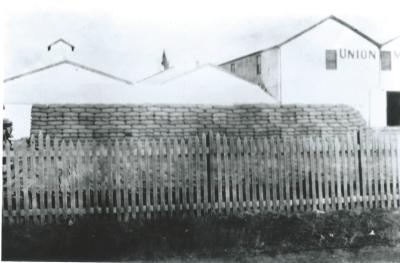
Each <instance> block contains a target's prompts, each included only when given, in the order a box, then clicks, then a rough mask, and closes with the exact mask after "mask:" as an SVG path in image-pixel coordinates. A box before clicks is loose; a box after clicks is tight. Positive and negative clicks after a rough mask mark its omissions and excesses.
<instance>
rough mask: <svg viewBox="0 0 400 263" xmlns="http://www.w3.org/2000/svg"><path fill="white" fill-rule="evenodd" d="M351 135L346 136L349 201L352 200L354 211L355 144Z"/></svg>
mask: <svg viewBox="0 0 400 263" xmlns="http://www.w3.org/2000/svg"><path fill="white" fill-rule="evenodd" d="M351 139H352V138H351V136H350V134H347V136H346V151H347V163H348V165H347V179H348V184H349V199H350V206H351V208H352V209H354V207H355V204H354V201H355V200H354V199H355V198H354V197H355V196H354V184H355V178H354V177H355V175H354V170H355V169H354V151H353V149H354V144H353V141H352V140H351Z"/></svg>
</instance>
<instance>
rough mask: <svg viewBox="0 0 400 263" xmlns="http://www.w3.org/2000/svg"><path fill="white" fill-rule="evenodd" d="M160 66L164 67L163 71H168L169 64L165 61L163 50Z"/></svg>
mask: <svg viewBox="0 0 400 263" xmlns="http://www.w3.org/2000/svg"><path fill="white" fill-rule="evenodd" d="M161 65H162V66H163V67H164V70H167V69H169V62H168V59H167V55H165V50H163V54H162V60H161Z"/></svg>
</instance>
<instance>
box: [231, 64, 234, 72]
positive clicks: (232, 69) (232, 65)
mask: <svg viewBox="0 0 400 263" xmlns="http://www.w3.org/2000/svg"><path fill="white" fill-rule="evenodd" d="M231 72H232V73H235V63H232V64H231Z"/></svg>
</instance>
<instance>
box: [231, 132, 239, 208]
mask: <svg viewBox="0 0 400 263" xmlns="http://www.w3.org/2000/svg"><path fill="white" fill-rule="evenodd" d="M229 146H230V149H229V150H230V161H231V162H230V165H231V176H232V213H233V214H234V215H237V210H238V202H237V201H238V190H239V189H238V173H239V171H238V163H237V159H238V158H237V144H236V141H235V139H234V138H232V137H231V138H229Z"/></svg>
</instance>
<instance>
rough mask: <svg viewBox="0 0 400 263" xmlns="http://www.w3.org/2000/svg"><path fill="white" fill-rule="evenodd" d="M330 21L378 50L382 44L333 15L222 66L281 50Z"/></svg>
mask: <svg viewBox="0 0 400 263" xmlns="http://www.w3.org/2000/svg"><path fill="white" fill-rule="evenodd" d="M328 20H333V21H335V22H337V23H339V24H341V25H343V26H344V27H346V28H348V29H350V30H351V31H353V32H354V33H356V34H357V35H359V36H361V37H362V38H364V39H365V40H367V41H369V42H371V43H372V44H374V45H375V46H377V47H378V48H379V47H380V46H381V44H379V43H378V42H377V41H375V40H374V39H372V38H371V37H369V36H368V35H366V34H364V33H363V32H361V31H360V30H358V29H357V28H355V27H354V26H352V25H350V24H349V23H347V22H346V21H344V20H342V19H340V18H338V17H336V16H334V15H331V16H328V17H326V18H324V19H322V20H321V21H319V22H317V23H315V24H313V25H312V26H309V27H308V28H306V29H304V30H302V31H300V32H299V33H297V34H295V35H293V36H291V37H289V38H287V39H286V40H284V41H282V42H280V43H278V44H276V45H273V46H271V47H268V48H264V49H261V50H258V51H255V52H252V53H250V54H247V55H244V56H240V57H237V58H234V59H231V60H228V61H226V62H223V63H221V64H220V65H223V64H227V63H229V62H232V61H236V60H238V59H242V58H245V57H248V56H252V55H255V54H258V53H261V52H264V51H268V50H271V49H275V48H280V47H281V46H284V45H286V44H287V43H289V42H291V41H293V40H295V39H296V38H298V37H300V36H302V35H304V34H305V33H307V32H309V31H311V30H312V29H314V28H316V27H318V26H319V25H321V24H323V23H325V22H326V21H328Z"/></svg>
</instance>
